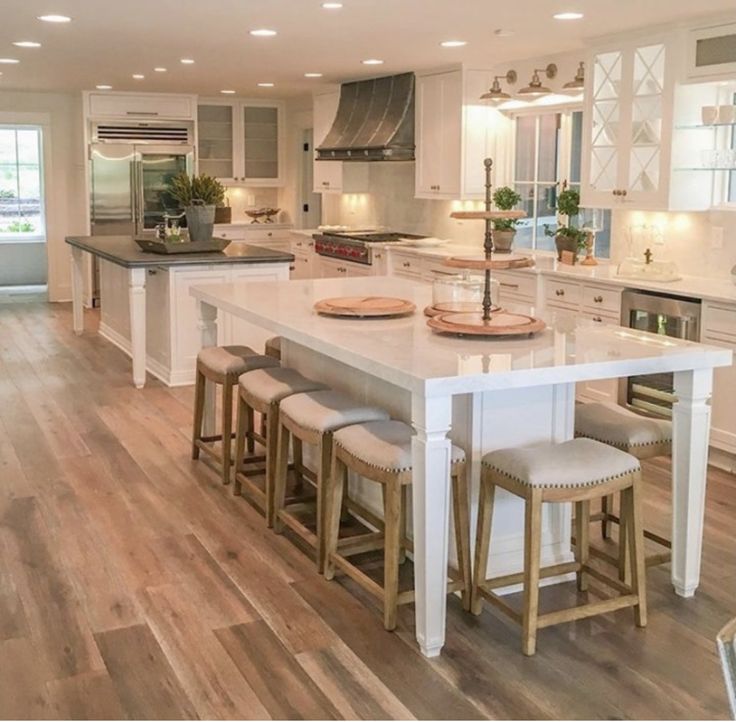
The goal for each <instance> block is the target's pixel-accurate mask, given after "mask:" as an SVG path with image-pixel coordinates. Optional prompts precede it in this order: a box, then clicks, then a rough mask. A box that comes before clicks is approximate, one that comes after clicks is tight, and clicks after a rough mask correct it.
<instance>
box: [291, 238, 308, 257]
mask: <svg viewBox="0 0 736 722" xmlns="http://www.w3.org/2000/svg"><path fill="white" fill-rule="evenodd" d="M313 248H314V241H313V240H312V239H311V238H299V237H298V236H297V237H296V238H294V236H293V235H292V237H291V251H292V253H311V252H312V249H313Z"/></svg>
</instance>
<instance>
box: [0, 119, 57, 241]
mask: <svg viewBox="0 0 736 722" xmlns="http://www.w3.org/2000/svg"><path fill="white" fill-rule="evenodd" d="M42 179H43V171H42V163H41V129H40V128H39V127H37V126H28V125H18V126H12V125H0V241H16V242H17V241H42V240H45V239H46V224H45V220H44V212H43V205H44V204H43V180H42Z"/></svg>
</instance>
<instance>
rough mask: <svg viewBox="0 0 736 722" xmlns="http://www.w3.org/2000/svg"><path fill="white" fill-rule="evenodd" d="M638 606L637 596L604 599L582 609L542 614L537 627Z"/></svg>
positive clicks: (626, 595)
mask: <svg viewBox="0 0 736 722" xmlns="http://www.w3.org/2000/svg"><path fill="white" fill-rule="evenodd" d="M637 604H639V597H637V595H636V594H624V595H622V596H619V597H612V598H611V599H602V600H601V601H599V602H589V603H588V604H586V605H584V606H580V607H571V608H569V609H560V610H559V611H557V612H548V613H547V614H540V615H539V618H538V620H537V627H539V628H540V629H542V628H544V627H551V626H552V625H553V624H560V623H562V622H574V621H575V620H577V619H585V618H586V617H594V616H596V615H598V614H606V613H607V612H615V611H616V610H617V609H624V608H625V607H634V606H636V605H637Z"/></svg>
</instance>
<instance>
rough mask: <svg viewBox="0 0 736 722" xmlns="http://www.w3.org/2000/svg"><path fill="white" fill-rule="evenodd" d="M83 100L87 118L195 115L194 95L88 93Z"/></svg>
mask: <svg viewBox="0 0 736 722" xmlns="http://www.w3.org/2000/svg"><path fill="white" fill-rule="evenodd" d="M85 101H86V102H85V105H86V115H87V117H89V118H121V119H122V118H127V119H129V120H145V119H146V118H148V119H161V120H167V119H168V120H194V119H195V118H196V115H197V98H196V96H194V95H169V94H167V93H109V92H99V93H96V92H89V93H85Z"/></svg>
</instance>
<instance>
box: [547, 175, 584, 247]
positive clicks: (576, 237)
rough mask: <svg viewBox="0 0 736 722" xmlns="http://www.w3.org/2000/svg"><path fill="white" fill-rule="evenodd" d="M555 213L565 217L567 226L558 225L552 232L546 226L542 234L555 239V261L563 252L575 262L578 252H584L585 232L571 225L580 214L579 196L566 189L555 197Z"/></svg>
mask: <svg viewBox="0 0 736 722" xmlns="http://www.w3.org/2000/svg"><path fill="white" fill-rule="evenodd" d="M556 210H557V212H558V213H559V214H560V215H562V216H565V218H566V219H567V225H564V226H563V225H560V226H558V227H557V228H556V229H555V230H554V231H553V230H552V229H551V228H550V227H549V226H547V225H545V227H544V233H545V235H547V236H550V237H553V238H554V239H555V246H556V247H557V260H558V261H561V260H562V254H563V252H564V251H569V252H570V253H572V254H573V259H574V260H577V255H578V251H580V250H585V241H586V238H587V235H588V234H587V232H586V231H584V230H583V229H581V228H576V227H575V226H574V225H573V222H572V219H573V218H575V217H577V216H578V215H579V213H580V194H579V193H578V192H577V191H575V190H572V189H571V188H568V189H567V190H564V191H562V193H560V195H559V196H557V206H556Z"/></svg>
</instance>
